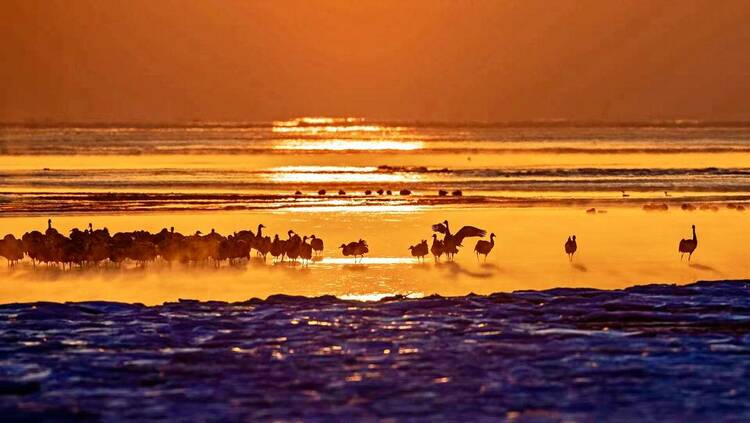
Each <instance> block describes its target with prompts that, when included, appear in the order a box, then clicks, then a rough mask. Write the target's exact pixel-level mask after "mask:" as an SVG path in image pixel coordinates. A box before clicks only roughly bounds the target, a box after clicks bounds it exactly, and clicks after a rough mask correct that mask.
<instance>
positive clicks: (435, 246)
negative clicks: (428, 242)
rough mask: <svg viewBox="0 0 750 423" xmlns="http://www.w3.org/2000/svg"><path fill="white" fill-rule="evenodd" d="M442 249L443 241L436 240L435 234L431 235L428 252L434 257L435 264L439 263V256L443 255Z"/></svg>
mask: <svg viewBox="0 0 750 423" xmlns="http://www.w3.org/2000/svg"><path fill="white" fill-rule="evenodd" d="M444 249H445V247H444V246H443V241H441V240H439V239H437V234H432V246H431V247H430V252H431V253H432V255H433V256H434V257H435V263H437V262H438V261H440V256H442V255H443V252H444Z"/></svg>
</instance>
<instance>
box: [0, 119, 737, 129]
mask: <svg viewBox="0 0 750 423" xmlns="http://www.w3.org/2000/svg"><path fill="white" fill-rule="evenodd" d="M317 117H318V116H316V118H317ZM321 117H323V118H327V119H328V118H330V119H334V120H338V119H347V118H352V117H339V116H321ZM304 118H307V116H298V117H291V118H285V119H276V120H257V121H253V120H246V121H234V120H226V121H215V120H205V121H202V120H190V121H154V122H132V121H101V122H96V121H64V120H28V121H0V127H3V128H14V127H15V128H40V129H41V128H144V129H148V128H196V127H201V128H264V127H273V126H277V124H278V123H279V122H288V121H294V120H299V119H304ZM355 119H358V122H359V123H361V122H369V123H376V124H381V125H383V126H412V127H464V126H465V127H487V128H492V127H497V128H503V127H507V128H513V127H649V126H660V127H750V120H701V119H686V118H675V119H643V120H638V119H633V120H605V119H523V120H500V121H482V120H455V121H454V120H397V119H369V118H365V117H356V118H355ZM329 124H332V125H341V124H344V125H356V124H357V122H331V123H329ZM320 125H325V123H306V122H298V123H297V126H320Z"/></svg>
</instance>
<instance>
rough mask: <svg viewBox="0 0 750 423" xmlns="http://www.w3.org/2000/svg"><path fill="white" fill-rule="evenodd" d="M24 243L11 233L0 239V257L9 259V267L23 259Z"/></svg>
mask: <svg viewBox="0 0 750 423" xmlns="http://www.w3.org/2000/svg"><path fill="white" fill-rule="evenodd" d="M23 250H24V248H23V243H22V242H21V240H19V239H16V237H14V236H13V235H11V234H8V235H5V237H4V238H3V239H0V257H5V259H6V260H8V267H12V266H15V265H16V263H18V262H19V261H20V260H23Z"/></svg>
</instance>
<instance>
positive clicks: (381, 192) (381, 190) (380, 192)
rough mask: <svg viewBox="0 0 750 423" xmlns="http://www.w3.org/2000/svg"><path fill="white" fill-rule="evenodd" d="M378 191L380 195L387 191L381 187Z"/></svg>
mask: <svg viewBox="0 0 750 423" xmlns="http://www.w3.org/2000/svg"><path fill="white" fill-rule="evenodd" d="M376 192H377V193H378V195H383V193H384V192H385V191H383V188H380V189H379V190H377V191H376Z"/></svg>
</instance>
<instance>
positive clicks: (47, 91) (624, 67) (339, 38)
mask: <svg viewBox="0 0 750 423" xmlns="http://www.w3.org/2000/svg"><path fill="white" fill-rule="evenodd" d="M0 16H2V20H3V24H2V26H0V51H2V55H1V56H0V57H2V60H1V61H0V80H2V81H3V82H2V85H3V88H2V90H0V121H6V122H7V121H12V122H23V121H42V120H47V121H58V122H59V121H75V122H142V123H153V122H185V121H193V120H199V121H248V120H272V119H279V118H286V117H291V116H305V115H307V116H309V115H312V116H321V115H325V116H363V117H368V118H374V119H395V120H441V121H455V120H477V121H506V120H526V119H553V118H567V119H577V120H589V119H595V120H636V119H637V120H643V119H673V118H694V119H706V120H742V119H750V24H749V22H750V2H747V1H730V0H724V1H718V2H717V1H709V0H707V1H618V2H614V1H599V0H596V1H526V0H524V1H486V2H439V1H410V2H402V1H395V2H387V1H381V0H378V1H356V2H354V1H352V2H349V1H329V2H302V1H299V2H287V1H278V0H275V1H268V2H244V1H222V2H218V1H167V0H161V1H153V0H136V1H133V0H129V1H93V0H92V1H29V0H18V1H15V0H5V1H3V2H2V3H0Z"/></svg>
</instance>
